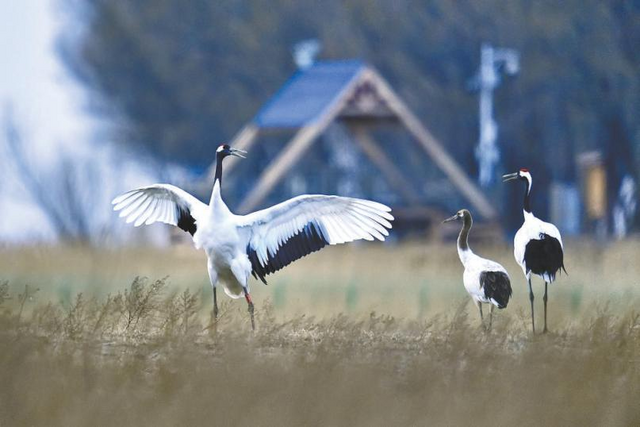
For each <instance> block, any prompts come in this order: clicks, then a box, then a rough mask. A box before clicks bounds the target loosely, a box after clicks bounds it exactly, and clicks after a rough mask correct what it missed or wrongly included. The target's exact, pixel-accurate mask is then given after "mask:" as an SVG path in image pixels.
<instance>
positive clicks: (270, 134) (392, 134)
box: [198, 60, 498, 232]
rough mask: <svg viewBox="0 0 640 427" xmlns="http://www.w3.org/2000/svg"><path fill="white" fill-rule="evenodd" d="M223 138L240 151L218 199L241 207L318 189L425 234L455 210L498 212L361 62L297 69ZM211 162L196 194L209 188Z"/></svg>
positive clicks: (488, 216)
mask: <svg viewBox="0 0 640 427" xmlns="http://www.w3.org/2000/svg"><path fill="white" fill-rule="evenodd" d="M230 144H231V145H232V146H234V147H236V148H242V149H245V150H248V151H249V155H248V159H246V160H241V161H238V160H237V159H233V160H231V161H229V162H228V165H227V167H226V169H225V174H226V178H225V179H227V180H228V185H226V186H225V188H226V189H227V190H226V191H227V193H226V194H225V195H224V196H225V198H226V200H228V201H229V203H230V205H231V206H232V207H235V209H236V211H238V212H240V213H246V212H249V211H252V210H255V209H259V208H263V207H266V206H269V205H272V204H275V203H278V202H280V201H283V200H285V199H287V198H290V197H293V196H297V195H299V194H303V193H320V194H338V195H341V196H351V197H363V198H369V199H373V200H377V201H380V202H382V203H385V204H388V205H389V206H391V207H393V209H394V215H395V217H396V228H397V229H399V230H401V231H404V232H410V231H411V230H420V232H424V230H425V228H427V229H429V226H430V225H432V224H434V223H439V221H441V219H442V218H443V217H445V215H450V214H451V212H455V211H457V210H458V209H460V208H461V207H469V208H470V209H472V210H473V211H474V212H475V214H476V217H477V218H478V219H479V220H480V222H485V223H488V224H492V223H495V221H496V220H497V217H498V214H497V211H496V209H495V208H494V206H493V205H492V203H491V202H490V201H489V199H488V198H487V197H486V196H485V194H484V192H483V191H482V190H481V189H480V188H479V187H478V186H476V184H475V183H474V182H473V180H472V179H470V178H469V176H468V175H467V173H466V171H465V170H464V169H463V168H461V167H460V165H458V164H457V163H456V161H455V160H454V159H453V158H452V157H451V156H450V155H449V154H448V153H447V150H446V149H445V148H444V147H443V145H442V144H441V143H440V142H439V141H437V140H436V139H435V138H434V136H433V135H432V134H431V133H430V132H429V130H428V129H427V128H426V127H425V126H424V125H423V124H422V123H421V122H420V120H418V118H417V117H416V116H415V115H414V114H413V113H412V112H411V111H410V110H409V108H408V107H407V105H406V104H405V103H404V102H403V101H402V100H401V99H400V97H399V96H398V95H397V94H396V93H395V92H394V91H393V89H392V88H391V87H390V86H389V85H388V84H387V82H386V81H385V80H384V79H383V78H382V77H381V76H380V74H378V72H377V71H376V70H374V69H373V68H372V67H370V66H369V65H367V64H366V63H363V62H361V61H356V60H348V61H323V62H318V63H315V64H313V65H311V66H309V67H306V68H304V69H300V70H298V71H297V72H296V73H295V74H294V75H293V76H292V77H291V78H290V79H289V81H288V82H286V83H285V84H284V86H283V87H282V88H281V89H280V90H279V91H278V92H277V93H276V94H275V95H274V96H273V97H272V98H271V99H270V100H269V101H268V102H267V103H266V104H265V105H264V106H263V107H262V108H261V109H260V110H259V112H258V113H257V114H256V116H255V117H253V119H252V120H251V121H249V123H247V124H246V125H245V126H244V128H243V129H242V130H241V131H240V132H239V133H238V134H237V136H236V137H235V138H234V139H233V140H232V141H230ZM214 169H215V165H212V166H211V169H210V171H209V174H208V177H207V179H205V180H203V182H202V185H201V188H200V189H199V190H198V192H199V193H201V194H206V193H207V192H208V191H210V190H209V186H210V184H211V182H212V176H213V173H214ZM229 181H231V182H229Z"/></svg>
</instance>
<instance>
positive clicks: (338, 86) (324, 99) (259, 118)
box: [253, 60, 364, 128]
mask: <svg viewBox="0 0 640 427" xmlns="http://www.w3.org/2000/svg"><path fill="white" fill-rule="evenodd" d="M362 67H364V63H363V62H362V61H357V60H348V61H321V62H317V63H316V64H314V65H312V66H311V67H309V68H307V69H306V70H300V71H298V72H296V73H295V74H294V75H293V76H292V77H291V78H290V79H289V81H288V82H287V83H285V85H284V86H283V87H282V88H281V89H280V90H279V91H278V92H277V93H276V94H275V95H274V96H272V97H271V99H270V100H269V101H268V102H267V103H266V104H265V105H264V106H263V107H262V109H261V110H260V111H259V112H258V114H257V115H256V116H255V117H254V119H253V122H254V124H256V125H257V126H258V127H260V128H274V127H277V128H297V127H302V126H305V125H308V124H310V123H313V122H314V121H315V120H317V119H318V118H319V117H320V115H321V114H322V112H323V111H325V109H326V108H327V107H329V106H331V104H333V102H335V101H336V100H337V98H338V96H339V95H340V94H341V93H342V91H343V89H344V88H345V87H346V86H347V84H349V82H350V81H351V80H352V79H353V78H354V77H355V76H356V75H357V74H358V72H359V71H360V70H361V68H362Z"/></svg>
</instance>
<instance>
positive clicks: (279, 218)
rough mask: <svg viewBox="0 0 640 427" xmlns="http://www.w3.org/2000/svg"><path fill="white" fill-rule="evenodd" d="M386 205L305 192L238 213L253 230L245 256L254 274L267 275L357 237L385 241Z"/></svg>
mask: <svg viewBox="0 0 640 427" xmlns="http://www.w3.org/2000/svg"><path fill="white" fill-rule="evenodd" d="M390 211H391V209H390V208H388V207H387V206H385V205H383V204H380V203H376V202H371V201H368V200H361V199H353V198H348V197H338V196H317V195H304V196H299V197H295V198H293V199H290V200H287V201H286V202H283V203H280V204H278V205H275V206H273V207H271V208H268V209H264V210H261V211H258V212H254V213H252V214H249V215H246V216H243V217H239V219H238V222H239V224H238V225H239V226H240V227H246V228H248V229H249V231H250V239H249V243H248V245H247V256H248V257H249V260H250V261H251V266H252V274H253V276H254V277H255V278H259V279H260V280H262V281H263V282H264V283H267V282H266V280H265V276H266V275H268V274H271V273H275V272H276V271H278V270H280V269H282V268H284V267H286V266H287V265H289V264H291V263H292V262H293V261H295V260H297V259H300V258H302V257H303V256H305V255H308V254H310V253H312V252H315V251H319V250H320V249H322V248H323V247H324V246H326V245H337V244H340V243H346V242H352V241H354V240H360V239H365V240H374V239H378V240H382V241H384V239H385V236H388V235H389V232H388V231H387V229H390V228H391V222H390V221H393V216H391V214H390V213H389V212H390Z"/></svg>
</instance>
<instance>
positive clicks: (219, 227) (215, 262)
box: [112, 145, 393, 326]
mask: <svg viewBox="0 0 640 427" xmlns="http://www.w3.org/2000/svg"><path fill="white" fill-rule="evenodd" d="M241 153H243V152H242V151H241V150H235V149H233V148H231V147H229V146H228V145H222V146H220V148H218V151H217V168H216V178H215V181H214V185H213V190H212V193H211V201H210V202H209V205H206V204H204V203H202V202H201V201H199V200H198V199H196V198H195V197H193V196H192V195H190V194H189V193H187V192H185V191H183V190H181V189H180V188H177V187H175V186H173V185H169V184H154V185H151V186H148V187H143V188H139V189H136V190H132V191H129V192H127V193H125V194H123V195H121V196H119V197H116V198H115V199H114V200H113V202H112V203H113V204H114V210H116V211H121V212H120V216H121V217H126V221H127V223H132V222H133V223H134V225H135V226H136V227H137V226H140V225H143V224H152V223H154V222H164V223H166V224H171V225H175V226H177V227H180V228H181V229H183V230H185V231H187V232H189V233H190V234H191V235H192V237H193V243H194V246H195V247H196V248H197V249H203V250H204V251H205V253H206V254H207V268H208V271H209V279H210V281H211V285H212V287H213V299H214V316H217V299H216V298H217V297H216V287H217V286H218V285H221V286H222V288H223V289H224V292H225V293H226V294H227V295H228V296H230V297H231V298H241V297H243V296H244V297H245V298H246V299H247V303H248V304H249V311H250V312H251V314H252V316H251V319H252V326H253V302H252V301H251V297H250V294H249V276H250V275H253V276H254V277H255V278H257V279H260V280H261V281H262V282H264V283H265V284H266V283H267V282H266V279H265V276H267V275H269V274H272V273H275V272H276V271H278V270H280V269H282V268H284V267H285V266H287V265H289V264H290V263H292V262H293V261H295V260H297V259H300V258H302V257H304V256H306V255H308V254H310V253H312V252H315V251H317V250H320V249H321V248H323V247H324V246H326V245H336V244H341V243H346V242H352V241H354V240H360V239H364V240H375V239H377V240H381V241H384V240H385V237H386V236H388V235H389V232H388V229H391V221H393V216H391V214H390V213H389V212H390V211H391V209H390V208H388V207H387V206H385V205H383V204H380V203H377V202H372V201H368V200H362V199H355V198H348V197H338V196H325V195H303V196H298V197H294V198H293V199H290V200H287V201H285V202H282V203H280V204H278V205H275V206H272V207H270V208H267V209H263V210H261V211H257V212H253V213H251V214H248V215H236V214H234V213H232V212H231V211H230V210H229V208H228V207H227V205H226V204H225V203H224V201H223V200H222V197H221V194H220V190H221V188H220V186H221V182H222V160H223V159H224V158H225V157H226V156H229V155H235V156H238V157H243V156H242V155H241Z"/></svg>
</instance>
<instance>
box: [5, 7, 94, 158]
mask: <svg viewBox="0 0 640 427" xmlns="http://www.w3.org/2000/svg"><path fill="white" fill-rule="evenodd" d="M58 4H60V0H18V1H12V0H5V1H2V2H0V59H1V64H2V66H0V103H1V104H2V105H1V107H2V109H4V106H5V105H7V104H10V105H11V106H12V108H13V110H14V115H15V118H16V120H17V121H18V124H19V125H20V127H21V128H23V130H24V131H25V132H27V135H28V137H29V139H30V140H33V141H35V142H37V144H38V146H39V147H51V146H52V145H54V144H56V143H60V142H62V141H64V144H65V145H67V144H74V145H75V144H77V143H80V144H82V142H78V141H79V139H86V138H87V136H88V135H87V132H88V130H89V128H90V125H91V123H90V119H89V118H88V117H87V116H86V115H84V114H83V113H82V108H81V107H82V96H83V91H82V89H81V88H80V87H78V85H77V84H76V83H75V82H74V81H73V79H72V78H70V77H69V75H68V73H67V72H66V70H65V69H64V66H63V65H62V64H61V63H60V61H59V60H58V58H57V55H56V52H55V41H56V37H57V35H58V34H59V31H60V30H61V28H62V26H63V24H64V23H63V22H62V14H61V13H60V12H59V11H58V10H56V8H55V6H56V5H58ZM74 141H75V142H74ZM46 151H49V150H46ZM43 154H44V153H43Z"/></svg>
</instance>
